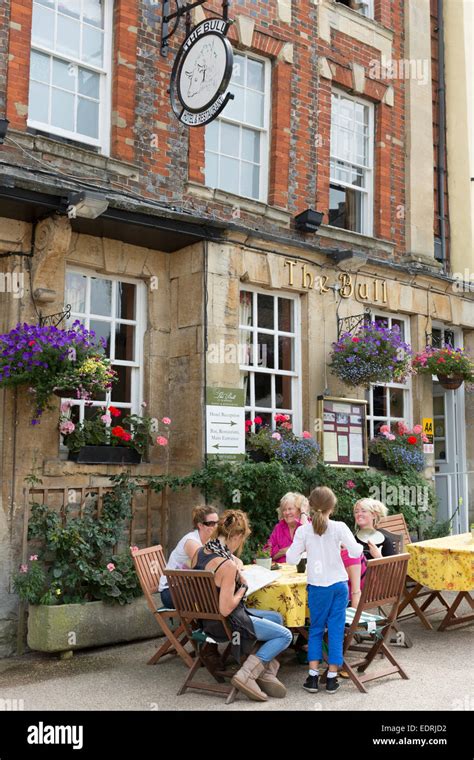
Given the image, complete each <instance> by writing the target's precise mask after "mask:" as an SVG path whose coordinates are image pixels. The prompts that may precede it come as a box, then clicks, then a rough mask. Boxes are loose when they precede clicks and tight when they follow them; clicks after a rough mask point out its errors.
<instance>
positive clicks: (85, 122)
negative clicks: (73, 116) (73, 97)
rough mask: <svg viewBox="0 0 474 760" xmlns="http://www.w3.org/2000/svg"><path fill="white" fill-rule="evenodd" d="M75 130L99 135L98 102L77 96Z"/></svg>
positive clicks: (89, 135) (84, 133)
mask: <svg viewBox="0 0 474 760" xmlns="http://www.w3.org/2000/svg"><path fill="white" fill-rule="evenodd" d="M77 131H78V132H80V134H81V135H87V136H88V137H94V138H96V139H97V138H98V136H99V104H98V103H96V102H95V101H93V100H85V99H84V98H78V102H77Z"/></svg>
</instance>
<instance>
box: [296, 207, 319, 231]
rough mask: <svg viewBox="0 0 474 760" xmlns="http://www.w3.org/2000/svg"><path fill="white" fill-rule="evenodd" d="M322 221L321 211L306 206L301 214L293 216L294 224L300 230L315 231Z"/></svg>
mask: <svg viewBox="0 0 474 760" xmlns="http://www.w3.org/2000/svg"><path fill="white" fill-rule="evenodd" d="M322 221H323V212H322V211H314V210H313V209H312V208H307V209H306V211H303V212H302V213H301V214H298V215H297V216H295V226H296V229H297V230H299V231H300V232H317V230H318V228H319V225H320V224H321V222H322Z"/></svg>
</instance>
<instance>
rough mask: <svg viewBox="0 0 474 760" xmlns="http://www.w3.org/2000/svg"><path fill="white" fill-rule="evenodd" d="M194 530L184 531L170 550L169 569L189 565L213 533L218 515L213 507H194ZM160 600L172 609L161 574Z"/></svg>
mask: <svg viewBox="0 0 474 760" xmlns="http://www.w3.org/2000/svg"><path fill="white" fill-rule="evenodd" d="M192 519H193V525H194V530H192V531H190V532H189V533H186V535H185V536H183V538H182V539H181V540H180V541H179V542H178V543H177V545H176V547H175V548H174V549H173V551H172V552H171V554H170V556H169V559H168V562H167V563H166V567H167V568H169V569H170V570H182V569H184V568H189V567H191V560H192V558H193V557H194V555H195V554H196V552H197V550H198V549H200V548H201V546H203V545H204V544H206V543H207V542H208V541H209V539H210V538H211V536H212V534H213V533H214V531H215V529H216V526H217V523H218V521H219V515H218V514H217V512H216V508H215V507H206V506H203V507H195V508H194V509H193V514H192ZM158 591H159V592H160V594H161V601H162V603H163V605H164V606H165V607H168V608H169V609H173V607H174V605H173V600H172V599H171V594H170V592H169V588H168V581H167V580H166V576H165V575H162V576H161V578H160V583H159V586H158Z"/></svg>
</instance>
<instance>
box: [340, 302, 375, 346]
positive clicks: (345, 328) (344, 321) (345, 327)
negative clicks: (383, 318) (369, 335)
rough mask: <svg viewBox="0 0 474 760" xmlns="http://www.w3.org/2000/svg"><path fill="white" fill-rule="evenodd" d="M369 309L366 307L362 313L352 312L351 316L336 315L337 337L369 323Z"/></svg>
mask: <svg viewBox="0 0 474 760" xmlns="http://www.w3.org/2000/svg"><path fill="white" fill-rule="evenodd" d="M370 320H371V317H370V309H368V308H367V309H366V310H365V311H364V313H363V314H354V315H352V316H351V317H338V320H337V339H338V340H339V338H340V337H341V335H342V333H353V332H355V330H357V328H359V327H360V326H361V325H368V324H370Z"/></svg>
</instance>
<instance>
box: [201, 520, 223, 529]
mask: <svg viewBox="0 0 474 760" xmlns="http://www.w3.org/2000/svg"><path fill="white" fill-rule="evenodd" d="M218 522H219V521H218V520H209V522H203V525H205V526H206V527H207V528H213V527H214V525H217V523H218Z"/></svg>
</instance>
